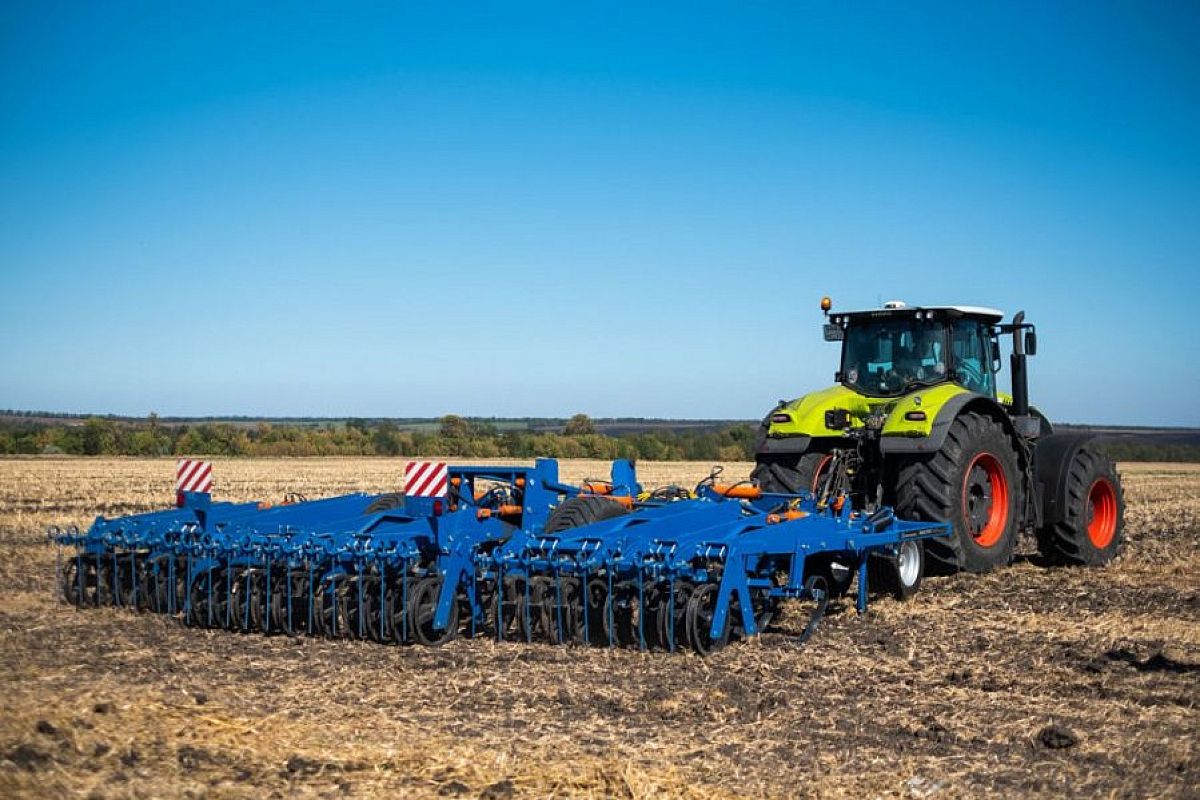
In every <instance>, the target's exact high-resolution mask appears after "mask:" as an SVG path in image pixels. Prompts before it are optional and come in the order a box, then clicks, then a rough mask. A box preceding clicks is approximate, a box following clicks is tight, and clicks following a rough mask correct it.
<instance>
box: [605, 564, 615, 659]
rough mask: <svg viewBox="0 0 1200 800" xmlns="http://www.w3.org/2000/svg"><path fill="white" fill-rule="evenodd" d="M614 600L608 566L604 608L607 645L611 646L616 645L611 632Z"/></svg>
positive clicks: (610, 571)
mask: <svg viewBox="0 0 1200 800" xmlns="http://www.w3.org/2000/svg"><path fill="white" fill-rule="evenodd" d="M614 602H615V601H614V600H613V583H612V569H611V567H610V568H609V570H608V598H607V599H606V600H605V602H604V609H605V611H606V613H607V616H608V631H607V633H608V646H609V647H613V646H615V645H616V642H615V641H614V640H613V632H614V620H613V604H614Z"/></svg>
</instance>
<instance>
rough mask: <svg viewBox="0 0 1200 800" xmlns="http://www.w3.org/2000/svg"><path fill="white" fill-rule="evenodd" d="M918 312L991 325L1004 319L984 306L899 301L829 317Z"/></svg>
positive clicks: (998, 311)
mask: <svg viewBox="0 0 1200 800" xmlns="http://www.w3.org/2000/svg"><path fill="white" fill-rule="evenodd" d="M918 311H920V312H922V313H927V312H934V314H935V315H936V316H939V317H941V316H946V317H971V318H973V319H981V320H983V321H984V322H988V323H993V324H994V323H997V322H999V321H1000V320H1002V319H1004V312H1003V311H1001V310H999V309H996V308H986V307H984V306H910V305H908V304H907V303H904V302H901V301H899V300H891V301H889V302H887V303H884V304H883V307H882V308H871V309H866V310H864V311H840V312H835V313H834V314H831V316H836V317H842V318H846V319H847V320H852V319H864V318H867V319H869V318H879V317H905V316H908V315H909V314H913V313H915V312H918Z"/></svg>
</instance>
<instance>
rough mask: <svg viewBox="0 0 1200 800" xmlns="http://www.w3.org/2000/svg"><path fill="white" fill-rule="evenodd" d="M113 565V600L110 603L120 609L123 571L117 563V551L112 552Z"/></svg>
mask: <svg viewBox="0 0 1200 800" xmlns="http://www.w3.org/2000/svg"><path fill="white" fill-rule="evenodd" d="M112 563H113V567H112V600H111V601H109V604H110V605H113V606H118V607H119V606H120V605H121V570H120V569H119V567H120V564H119V563H118V561H117V551H116V549H114V550H113V551H112Z"/></svg>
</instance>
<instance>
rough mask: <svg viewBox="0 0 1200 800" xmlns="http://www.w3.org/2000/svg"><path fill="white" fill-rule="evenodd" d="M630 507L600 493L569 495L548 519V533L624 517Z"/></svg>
mask: <svg viewBox="0 0 1200 800" xmlns="http://www.w3.org/2000/svg"><path fill="white" fill-rule="evenodd" d="M628 513H629V509H627V508H625V506H623V505H621V504H620V503H618V502H617V501H615V500H609V499H608V498H607V497H601V496H599V495H588V494H581V495H577V496H575V497H569V498H567V499H566V500H564V501H563V502H562V503H561V504H559V506H558V508H556V509H554V511H553V512H551V514H550V518H549V519H547V520H546V533H562V532H563V531H568V530H571V529H572V528H579V527H582V526H584V525H591V524H592V523H593V522H601V521H603V520H606V519H615V518H616V517H623V516H625V515H626V514H628Z"/></svg>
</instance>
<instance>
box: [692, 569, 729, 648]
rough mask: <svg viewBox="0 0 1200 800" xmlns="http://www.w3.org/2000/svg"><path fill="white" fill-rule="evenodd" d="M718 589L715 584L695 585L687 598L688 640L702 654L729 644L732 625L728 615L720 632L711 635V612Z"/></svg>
mask: <svg viewBox="0 0 1200 800" xmlns="http://www.w3.org/2000/svg"><path fill="white" fill-rule="evenodd" d="M719 591H720V589H719V587H718V585H717V584H715V583H705V584H702V585H700V586H697V587H696V591H694V592H692V597H691V599H690V600H688V610H687V635H688V641H689V642H690V643H691V645H692V649H693V650H695V651H696V652H697V653H699V654H700V655H702V656H707V655H709V654H711V653H714V652H716V651H717V650H720V649H721V648H722V647H724V646H725V645H727V644H729V633H730V629H731V627H732V626H731V625H730V620H729V617H728V616H727V617H725V625H724V626H723V628H722V629H721V633H720V634H719V635H717V636H715V637H714V636H713V635H712V623H713V613H714V612H715V611H716V607H717V596H718V593H719ZM732 613H733V608H732V605H731V608H730V614H731V615H732Z"/></svg>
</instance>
